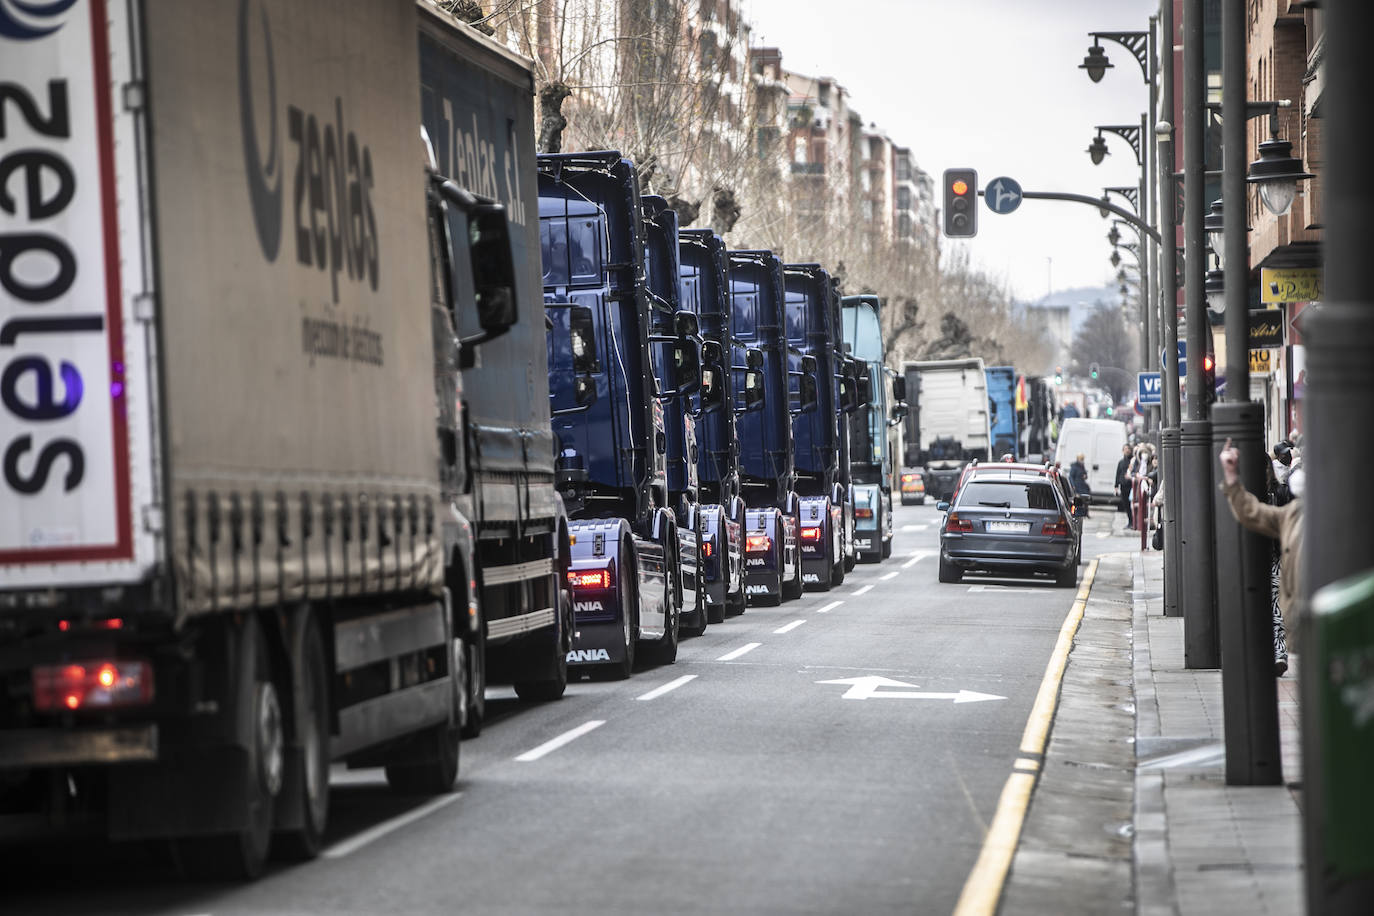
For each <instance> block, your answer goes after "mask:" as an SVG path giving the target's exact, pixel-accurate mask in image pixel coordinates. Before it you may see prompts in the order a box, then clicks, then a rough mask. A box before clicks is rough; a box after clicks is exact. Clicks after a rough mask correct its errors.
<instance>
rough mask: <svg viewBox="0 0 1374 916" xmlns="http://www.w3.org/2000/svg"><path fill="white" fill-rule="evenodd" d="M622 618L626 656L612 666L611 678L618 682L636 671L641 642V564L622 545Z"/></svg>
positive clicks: (630, 550) (628, 548)
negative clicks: (637, 652) (637, 649)
mask: <svg viewBox="0 0 1374 916" xmlns="http://www.w3.org/2000/svg"><path fill="white" fill-rule="evenodd" d="M620 618H621V625H622V632H623V638H624V640H625V646H624V649H625V654H624V657H623V658H621V660H620V661H619V662H618V663H615V664H613V665H611V666H610V674H611V677H612V678H614V679H615V680H618V681H623V680H625V679H626V678H628V677H629V676H630V675H631V674H633V673H634V670H635V643H637V642H638V641H639V563H638V561H637V560H636V559H635V554H634V551H633V550H632V549H630V547H629V546H628V545H627V544H626V543H625V542H623V541H622V542H621V544H620Z"/></svg>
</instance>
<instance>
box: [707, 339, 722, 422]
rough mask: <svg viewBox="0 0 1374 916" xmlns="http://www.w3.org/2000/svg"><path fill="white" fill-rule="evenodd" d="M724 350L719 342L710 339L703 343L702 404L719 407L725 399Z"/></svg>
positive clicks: (708, 406)
mask: <svg viewBox="0 0 1374 916" xmlns="http://www.w3.org/2000/svg"><path fill="white" fill-rule="evenodd" d="M722 355H723V354H722V350H721V346H720V344H719V343H717V342H716V341H714V340H708V341H706V342H704V343H703V344H702V345H701V406H702V407H703V408H711V407H718V406H720V404H721V403H722V402H723V401H724V400H725V386H724V385H723V384H722V374H723V368H724V367H723V366H722V359H721V358H722Z"/></svg>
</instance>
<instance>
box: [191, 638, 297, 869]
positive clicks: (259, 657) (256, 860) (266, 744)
mask: <svg viewBox="0 0 1374 916" xmlns="http://www.w3.org/2000/svg"><path fill="white" fill-rule="evenodd" d="M239 645H240V646H241V647H242V650H243V654H244V659H245V662H244V664H246V665H247V666H248V671H247V673H246V677H244V678H243V680H242V685H241V687H240V689H239V691H238V696H237V699H236V702H235V708H234V710H232V711H231V713H230V714H231V715H235V716H236V718H237V721H238V726H239V732H240V734H239V739H240V740H242V741H244V742H245V743H246V744H247V746H248V753H247V754H246V755H244V762H245V763H246V765H247V768H248V771H247V772H246V773H244V774H243V777H244V780H245V783H246V784H247V786H248V795H247V803H248V804H247V808H248V811H247V814H248V823H247V824H245V825H244V826H243V828H242V829H240V830H239V831H237V832H235V833H228V834H221V835H218V836H206V837H188V838H185V839H183V840H181V841H180V842H179V843H178V849H179V852H180V854H181V858H182V864H183V866H184V867H185V869H186V870H187V871H188V872H189V873H190V874H192V875H193V876H195V877H200V878H223V879H238V880H242V879H252V878H256V877H258V875H260V874H262V868H263V865H264V864H265V863H266V861H267V852H268V848H269V847H270V845H271V842H272V821H273V817H274V815H275V810H274V809H275V807H276V799H277V796H278V795H279V794H280V793H281V784H282V771H283V769H284V762H285V753H286V734H285V728H284V724H283V717H282V709H281V699H280V695H279V693H278V690H277V685H276V684H275V683H274V682H273V681H272V665H271V660H270V658H269V656H268V652H267V637H266V634H265V633H263V630H262V626H261V625H260V624H259V623H258V620H257V618H256V617H254V616H251V615H250V616H249V617H248V620H247V623H246V624H245V625H244V627H243V632H242V633H241V634H240V642H239Z"/></svg>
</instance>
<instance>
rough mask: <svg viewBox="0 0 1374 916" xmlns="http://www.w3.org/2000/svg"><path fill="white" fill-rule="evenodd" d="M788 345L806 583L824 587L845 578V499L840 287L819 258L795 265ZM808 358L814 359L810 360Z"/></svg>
mask: <svg viewBox="0 0 1374 916" xmlns="http://www.w3.org/2000/svg"><path fill="white" fill-rule="evenodd" d="M783 275H784V282H785V286H786V309H787V313H786V314H787V346H788V349H789V362H790V363H791V369H792V371H793V382H794V384H793V389H794V390H795V392H796V395H797V402H798V403H797V408H798V413H797V415H796V418H795V419H794V421H793V424H792V455H793V463H794V464H795V466H796V472H797V483H796V490H797V498H798V500H799V502H800V515H801V527H800V529H799V540H800V543H801V558H802V585H803V586H804V587H811V588H815V589H817V590H819V591H829V590H830V588H831V586H833V585H839V584H840V582H842V581H843V580H844V517H845V516H844V504H845V502H846V494H845V492H844V489H843V487H842V486H841V483H840V442H839V434H840V424H839V423H838V422H837V420H838V417H839V415H840V407H841V404H840V401H839V400H838V398H839V397H840V396H841V386H840V384H839V380H840V379H841V378H842V376H841V375H840V365H839V358H840V356H841V354H839V353H837V352H836V342H837V341H838V340H839V339H840V335H839V333H838V331H839V327H838V323H837V322H836V320H835V318H836V315H835V313H836V312H837V311H838V309H837V308H836V305H837V291H836V289H835V284H834V281H833V280H832V278H831V276H830V273H829V271H827V270H826V269H825V268H823V267H821V265H819V264H788V265H786V266H785V267H784V268H783ZM807 357H810V358H811V359H810V361H809V362H807V359H806V358H807Z"/></svg>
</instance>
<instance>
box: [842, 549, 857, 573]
mask: <svg viewBox="0 0 1374 916" xmlns="http://www.w3.org/2000/svg"><path fill="white" fill-rule="evenodd" d="M857 562H859V555H858V553H857V552H856V553H855V554H854V556H852V557H851V556H849V555H848V554H846V555H845V558H844V571H845V572H847V573H851V572H853V571H854V564H855V563H857Z"/></svg>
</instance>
